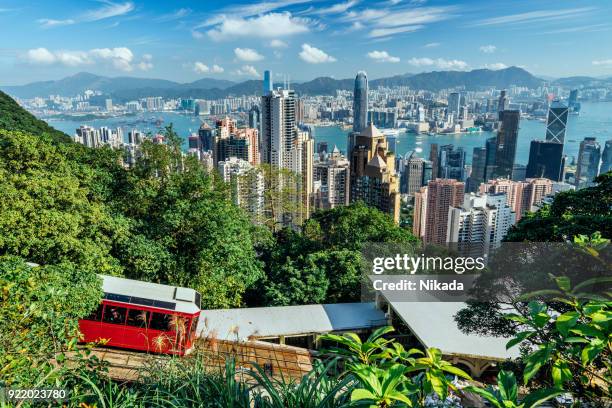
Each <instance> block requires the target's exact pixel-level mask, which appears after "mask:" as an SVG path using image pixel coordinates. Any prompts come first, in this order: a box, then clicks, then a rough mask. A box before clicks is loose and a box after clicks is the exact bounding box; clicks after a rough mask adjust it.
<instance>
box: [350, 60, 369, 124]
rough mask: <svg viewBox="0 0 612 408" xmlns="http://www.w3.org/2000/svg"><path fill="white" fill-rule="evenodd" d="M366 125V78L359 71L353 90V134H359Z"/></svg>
mask: <svg viewBox="0 0 612 408" xmlns="http://www.w3.org/2000/svg"><path fill="white" fill-rule="evenodd" d="M367 125H368V77H367V75H366V73H365V72H364V71H359V72H358V73H357V76H356V77H355V88H354V90H353V132H361V131H363V130H365V128H366V127H367Z"/></svg>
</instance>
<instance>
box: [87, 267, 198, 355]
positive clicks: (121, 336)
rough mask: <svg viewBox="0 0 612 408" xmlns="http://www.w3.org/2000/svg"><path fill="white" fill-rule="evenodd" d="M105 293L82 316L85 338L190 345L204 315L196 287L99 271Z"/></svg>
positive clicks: (167, 348) (141, 345) (155, 347)
mask: <svg viewBox="0 0 612 408" xmlns="http://www.w3.org/2000/svg"><path fill="white" fill-rule="evenodd" d="M101 278H102V281H103V283H102V289H103V291H104V298H103V299H102V302H101V303H100V306H99V307H98V309H97V310H96V311H94V312H93V313H92V314H91V315H90V316H88V317H86V318H84V319H81V320H79V328H80V330H81V333H82V334H83V339H82V341H84V342H100V341H102V342H105V344H106V345H108V346H113V347H120V348H128V349H135V350H142V351H148V352H154V353H165V354H178V355H184V354H187V353H189V352H190V351H191V349H192V347H193V342H194V339H195V335H196V329H197V325H198V318H199V316H200V294H199V293H198V292H196V291H195V290H193V289H189V288H181V287H175V286H167V285H160V284H156V283H148V282H141V281H135V280H131V279H124V278H116V277H113V276H101Z"/></svg>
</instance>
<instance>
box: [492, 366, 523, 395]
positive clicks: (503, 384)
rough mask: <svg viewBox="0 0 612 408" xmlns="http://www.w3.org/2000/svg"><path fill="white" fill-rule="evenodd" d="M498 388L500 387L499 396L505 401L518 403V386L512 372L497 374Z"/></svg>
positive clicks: (502, 371) (503, 371)
mask: <svg viewBox="0 0 612 408" xmlns="http://www.w3.org/2000/svg"><path fill="white" fill-rule="evenodd" d="M497 386H498V387H499V394H500V395H501V397H502V398H503V399H504V400H506V401H513V402H516V399H517V397H518V385H517V384H516V377H515V376H514V373H513V372H512V371H505V370H501V371H500V372H499V374H497Z"/></svg>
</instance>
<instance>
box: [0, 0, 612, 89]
mask: <svg viewBox="0 0 612 408" xmlns="http://www.w3.org/2000/svg"><path fill="white" fill-rule="evenodd" d="M0 27H1V28H0V34H1V35H0V78H1V79H0V83H1V84H3V85H11V84H22V83H27V82H31V81H35V80H48V79H59V78H62V77H64V76H67V75H71V74H74V73H77V72H80V71H87V72H92V73H96V74H101V75H108V76H120V75H130V76H140V77H155V78H164V79H171V80H175V81H179V82H188V81H193V80H196V79H199V78H202V77H214V78H223V79H231V80H235V81H240V80H245V79H252V78H256V77H258V76H259V75H261V73H262V72H263V70H265V69H271V70H272V71H273V72H274V73H275V75H276V76H277V77H282V76H283V75H289V76H290V77H291V78H293V79H294V80H308V79H312V78H314V77H317V76H332V77H336V78H347V77H352V76H353V75H354V73H355V72H356V71H357V70H361V69H365V70H366V71H367V72H368V74H369V77H370V78H377V77H382V76H388V75H393V74H400V73H406V72H422V71H433V70H448V69H451V70H469V69H474V68H481V67H489V68H492V69H498V68H501V67H504V66H511V65H516V66H521V67H524V68H525V69H527V70H528V71H530V72H532V73H535V74H538V75H543V76H552V77H559V76H570V75H593V76H612V1H610V0H580V1H579V0H572V1H570V0H554V1H549V0H495V1H491V0H486V1H485V0H463V1H449V0H446V1H445V0H381V1H367V0H336V1H327V0H321V1H317V0H314V1H306V0H267V1H263V2H253V1H249V0H239V1H229V0H228V1H217V0H200V1H176V0H175V1H139V0H79V1H74V0H56V1H53V0H48V1H46V0H37V1H36V0H35V1H28V2H24V1H23V0H0Z"/></svg>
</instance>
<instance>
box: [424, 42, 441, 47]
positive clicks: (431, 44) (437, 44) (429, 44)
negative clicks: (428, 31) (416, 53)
mask: <svg viewBox="0 0 612 408" xmlns="http://www.w3.org/2000/svg"><path fill="white" fill-rule="evenodd" d="M439 46H440V43H439V42H432V43H427V44H425V45H424V46H423V48H436V47H439Z"/></svg>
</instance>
